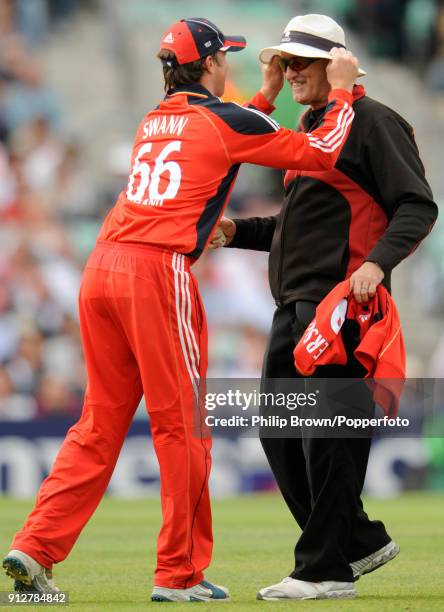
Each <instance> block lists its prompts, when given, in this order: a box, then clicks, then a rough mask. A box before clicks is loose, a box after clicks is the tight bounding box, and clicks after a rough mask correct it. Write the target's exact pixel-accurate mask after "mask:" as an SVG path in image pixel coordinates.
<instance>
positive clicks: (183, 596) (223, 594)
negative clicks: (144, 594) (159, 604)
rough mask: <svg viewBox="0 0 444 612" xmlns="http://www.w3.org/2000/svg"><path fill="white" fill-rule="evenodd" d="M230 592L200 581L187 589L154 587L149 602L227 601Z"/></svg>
mask: <svg viewBox="0 0 444 612" xmlns="http://www.w3.org/2000/svg"><path fill="white" fill-rule="evenodd" d="M229 599H230V592H229V591H228V589H227V588H226V587H223V586H218V585H217V584H212V583H211V582H208V580H202V582H200V583H199V584H196V585H195V586H192V587H190V588H189V589H170V588H168V587H160V586H155V587H154V588H153V592H152V594H151V601H228V600H229Z"/></svg>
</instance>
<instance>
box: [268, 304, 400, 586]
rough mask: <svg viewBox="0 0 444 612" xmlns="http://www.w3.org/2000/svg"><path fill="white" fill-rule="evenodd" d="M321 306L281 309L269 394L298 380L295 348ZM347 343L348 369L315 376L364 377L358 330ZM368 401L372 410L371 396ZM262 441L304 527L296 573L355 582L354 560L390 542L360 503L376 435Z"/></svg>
mask: <svg viewBox="0 0 444 612" xmlns="http://www.w3.org/2000/svg"><path fill="white" fill-rule="evenodd" d="M315 307H316V305H315V304H311V303H309V302H297V303H292V304H289V305H287V306H285V307H281V308H278V309H277V310H276V312H275V315H274V318H273V325H272V329H271V334H270V337H269V341H268V346H267V350H266V353H265V359H264V366H263V372H262V390H263V391H269V390H270V385H273V390H274V391H276V380H275V379H278V378H298V374H297V372H296V370H295V367H294V361H293V349H294V347H295V343H297V342H298V341H299V339H300V338H301V337H302V335H303V332H304V330H305V328H306V327H307V325H308V323H309V322H310V321H311V319H312V318H313V316H314V310H315ZM343 340H344V344H345V346H346V349H347V353H348V354H349V359H348V363H347V365H346V366H322V367H319V368H318V369H317V372H316V374H315V376H316V377H318V378H325V379H327V378H362V377H363V375H364V372H363V370H362V366H361V365H360V364H359V362H357V360H356V359H355V358H354V357H353V355H352V353H353V350H354V348H355V346H354V339H353V330H352V329H348V330H347V328H345V329H344V331H343ZM271 379H274V380H271ZM310 380H311V379H310ZM301 383H302V380H301ZM363 386H364V383H363ZM363 397H364V399H363V401H364V402H369V403H370V404H371V406H369V408H370V409H372V408H373V402H372V398H371V395H370V394H367V396H363ZM307 410H308V409H307ZM306 413H307V412H306ZM261 442H262V446H263V448H264V451H265V454H266V456H267V459H268V462H269V464H270V467H271V469H272V471H273V473H274V476H275V478H276V481H277V483H278V485H279V488H280V490H281V492H282V495H283V497H284V499H285V501H286V503H287V505H288V507H289V509H290V511H291V513H292V514H293V516H294V518H295V520H296V521H297V523H298V525H299V527H300V528H301V529H302V534H301V536H300V538H299V540H298V541H297V543H296V546H295V567H294V570H293V571H292V572H291V574H290V576H291V577H293V578H298V579H300V580H308V581H312V582H319V581H322V580H337V581H344V582H352V581H353V573H352V571H351V568H350V562H352V561H356V560H358V559H361V558H362V557H365V556H367V555H369V554H371V553H373V552H375V551H376V550H378V549H379V548H382V547H383V546H385V545H386V544H388V542H390V537H389V536H388V535H387V532H386V530H385V527H384V525H383V523H382V522H381V521H371V520H370V519H369V518H368V516H367V514H366V513H365V511H364V509H363V504H362V501H361V492H362V488H363V485H364V479H365V474H366V470H367V462H368V457H369V452H370V444H371V439H370V436H369V437H362V438H356V437H353V438H339V437H336V438H332V437H299V438H298V437H294V438H267V437H262V435H261Z"/></svg>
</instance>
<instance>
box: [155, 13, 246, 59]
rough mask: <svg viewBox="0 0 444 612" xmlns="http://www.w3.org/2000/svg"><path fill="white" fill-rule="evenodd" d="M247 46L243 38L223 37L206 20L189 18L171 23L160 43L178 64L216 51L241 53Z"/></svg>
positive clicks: (214, 26) (216, 28)
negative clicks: (173, 56) (171, 53)
mask: <svg viewBox="0 0 444 612" xmlns="http://www.w3.org/2000/svg"><path fill="white" fill-rule="evenodd" d="M246 45H247V41H246V40H245V38H244V37H243V36H225V35H224V34H223V33H222V32H221V30H219V28H218V27H217V26H216V25H214V23H212V22H211V21H209V20H208V19H203V18H200V17H191V18H189V19H182V20H181V21H177V22H176V23H173V25H172V26H171V27H169V28H168V30H166V32H165V33H164V35H163V37H162V41H161V43H160V48H161V49H168V50H169V51H172V52H173V53H174V54H175V56H176V58H177V62H178V63H179V64H188V63H190V62H194V61H196V60H198V59H200V58H202V57H206V56H207V55H211V54H213V53H216V51H241V50H242V49H244V48H245V47H246Z"/></svg>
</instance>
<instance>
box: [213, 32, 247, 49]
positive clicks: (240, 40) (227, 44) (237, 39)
mask: <svg viewBox="0 0 444 612" xmlns="http://www.w3.org/2000/svg"><path fill="white" fill-rule="evenodd" d="M246 46H247V40H246V39H245V38H244V37H243V36H225V41H224V46H223V47H221V48H220V49H219V51H242V49H245V47H246Z"/></svg>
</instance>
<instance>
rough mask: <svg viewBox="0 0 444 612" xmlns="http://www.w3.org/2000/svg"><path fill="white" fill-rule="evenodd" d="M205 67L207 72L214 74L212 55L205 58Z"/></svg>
mask: <svg viewBox="0 0 444 612" xmlns="http://www.w3.org/2000/svg"><path fill="white" fill-rule="evenodd" d="M203 67H204V70H206V71H207V72H209V73H210V74H211V73H212V72H213V69H214V57H213V56H212V55H208V56H207V57H206V58H205V62H204V65H203Z"/></svg>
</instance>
